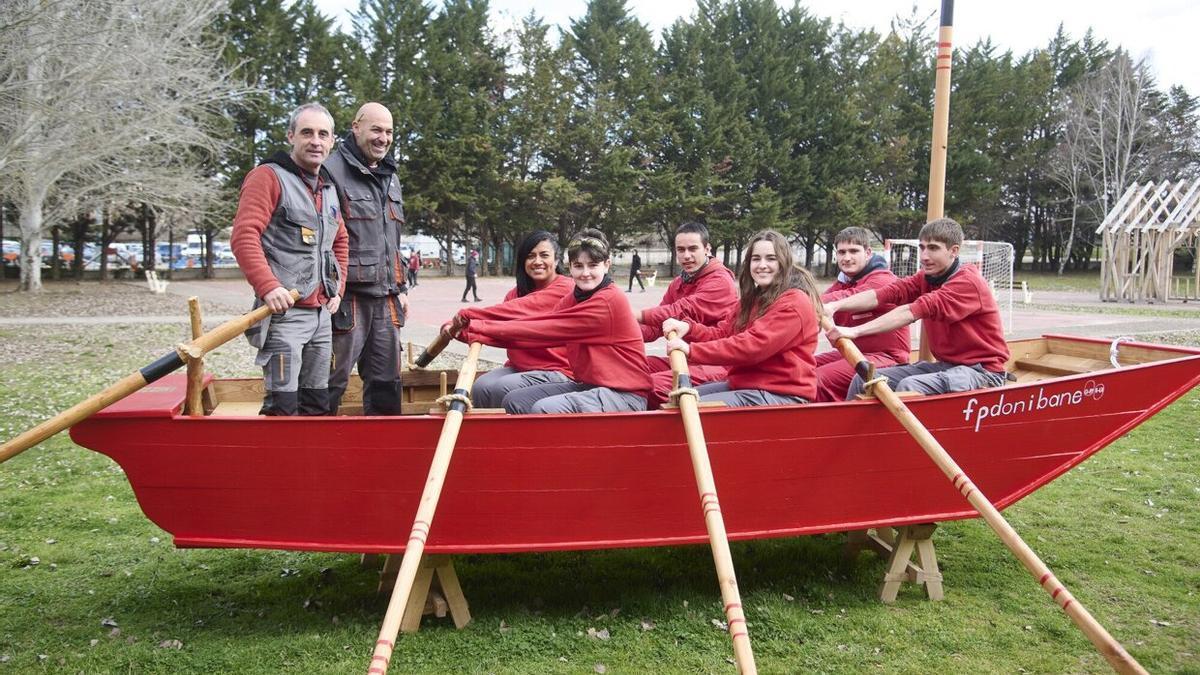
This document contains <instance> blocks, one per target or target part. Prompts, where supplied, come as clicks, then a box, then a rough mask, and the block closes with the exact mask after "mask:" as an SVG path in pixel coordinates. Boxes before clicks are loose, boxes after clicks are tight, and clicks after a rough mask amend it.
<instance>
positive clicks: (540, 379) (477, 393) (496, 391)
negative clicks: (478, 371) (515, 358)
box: [471, 366, 570, 408]
mask: <svg viewBox="0 0 1200 675" xmlns="http://www.w3.org/2000/svg"><path fill="white" fill-rule="evenodd" d="M555 382H570V380H569V379H567V376H566V375H563V374H562V373H560V372H558V371H555V370H524V371H521V370H516V369H514V368H509V367H507V366H505V367H503V368H494V369H492V370H489V371H488V372H486V373H484V374H483V375H480V376H479V379H477V380H475V386H473V387H471V403H472V404H473V405H474V406H475V407H476V408H499V407H500V406H502V405H503V404H504V397H505V396H507V395H508V394H509V393H510V392H514V391H516V390H518V389H524V388H525V387H532V386H534V385H536V384H552V383H555Z"/></svg>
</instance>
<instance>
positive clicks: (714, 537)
mask: <svg viewBox="0 0 1200 675" xmlns="http://www.w3.org/2000/svg"><path fill="white" fill-rule="evenodd" d="M666 337H667V339H668V340H672V339H675V338H676V337H678V333H677V332H676V331H669V332H668V333H667V334H666ZM667 357H668V358H669V359H670V361H671V370H672V371H674V373H675V381H676V382H677V383H678V385H677V386H679V387H689V388H690V387H691V386H692V383H691V376H690V375H689V373H688V364H687V357H686V356H685V355H684V353H683V350H681V349H672V350H670V351H669V353H668V354H667ZM678 402H679V412H680V415H681V418H682V419H683V432H684V435H685V436H686V437H687V442H688V454H689V455H691V458H692V472H693V474H694V475H695V478H696V491H697V492H699V493H700V510H701V511H702V512H703V514H704V527H705V529H707V530H708V542H709V545H710V547H711V548H712V555H713V565H714V566H715V567H716V569H717V581H718V583H719V584H720V586H721V600H722V602H723V603H724V605H725V621H726V625H727V626H728V627H729V628H728V630H729V636H730V639H731V640H732V641H733V656H734V659H735V661H736V662H737V666H738V670H739V671H740V672H741V673H742V675H754V674H756V673H757V672H758V666H756V665H755V663H754V650H753V649H752V648H751V646H750V633H749V632H748V631H747V630H746V614H745V611H744V610H743V609H742V595H741V592H740V591H739V590H738V584H737V575H736V574H735V573H734V569H733V554H732V553H731V552H730V550H729V535H728V534H727V533H726V531H725V517H724V516H723V515H722V514H721V502H720V500H718V499H717V481H716V478H714V477H713V471H712V463H711V461H710V460H709V457H708V443H707V442H706V441H705V439H704V426H703V425H702V424H701V422H700V409H699V407H698V403H699V401H698V399H697V396H696V394H695V392H694V391H690V392H686V393H682V394H680V395H679V398H678Z"/></svg>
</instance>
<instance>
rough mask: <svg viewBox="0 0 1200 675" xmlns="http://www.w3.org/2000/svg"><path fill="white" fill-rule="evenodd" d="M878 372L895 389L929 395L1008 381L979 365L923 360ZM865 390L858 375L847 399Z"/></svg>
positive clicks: (984, 386)
mask: <svg viewBox="0 0 1200 675" xmlns="http://www.w3.org/2000/svg"><path fill="white" fill-rule="evenodd" d="M875 374H876V375H883V376H886V377H887V379H888V386H889V387H891V388H892V391H915V392H918V393H921V394H925V395H932V394H949V393H953V392H958V391H970V390H972V389H988V388H990V387H999V386H1001V385H1003V384H1004V383H1005V382H1006V381H1007V375H1005V374H1004V373H993V372H991V371H988V370H984V369H983V366H981V365H979V364H975V365H973V366H964V365H959V364H957V363H945V362H944V361H934V362H932V363H930V362H928V361H921V362H919V363H910V364H908V365H906V366H892V367H891V368H880V369H879V370H877V371H875ZM862 392H863V380H862V378H861V377H859V376H858V375H855V376H854V379H853V380H851V381H850V389H849V390H848V391H847V392H846V400H847V401H853V400H854V399H855V398H856V397H857V396H858V395H859V394H861V393H862Z"/></svg>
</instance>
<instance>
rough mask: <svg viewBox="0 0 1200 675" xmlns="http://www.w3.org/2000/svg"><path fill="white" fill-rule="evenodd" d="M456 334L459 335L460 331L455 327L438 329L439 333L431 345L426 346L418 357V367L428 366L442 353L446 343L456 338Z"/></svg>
mask: <svg viewBox="0 0 1200 675" xmlns="http://www.w3.org/2000/svg"><path fill="white" fill-rule="evenodd" d="M455 335H458V331H457V330H455V329H454V328H450V330H448V331H438V335H437V337H435V338H434V339H433V342H430V343H429V346H428V347H426V348H425V349H424V351H422V352H421V355H420V356H418V357H417V360H416V366H417V367H418V368H424V367H426V366H428V365H429V364H430V363H431V362H433V360H434V359H435V358H437V355H438V354H441V353H442V350H443V349H445V348H446V345H448V344H450V341H451V340H453V339H454V336H455ZM459 372H461V371H459Z"/></svg>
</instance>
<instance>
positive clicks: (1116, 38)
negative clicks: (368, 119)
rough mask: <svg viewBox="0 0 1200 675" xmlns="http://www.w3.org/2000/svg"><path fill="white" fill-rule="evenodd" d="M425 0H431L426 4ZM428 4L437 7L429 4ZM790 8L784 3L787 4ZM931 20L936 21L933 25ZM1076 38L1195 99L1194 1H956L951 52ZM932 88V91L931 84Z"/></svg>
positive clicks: (811, 3)
mask: <svg viewBox="0 0 1200 675" xmlns="http://www.w3.org/2000/svg"><path fill="white" fill-rule="evenodd" d="M427 2H430V0H427ZM431 4H440V3H437V2H436V0H432V2H431ZM781 4H785V5H786V6H790V4H791V3H790V1H789V2H784V3H781ZM915 4H916V5H917V9H918V11H919V12H920V13H922V14H931V13H936V12H937V11H938V10H939V8H940V7H941V2H940V0H919V1H918V2H916V3H915ZM317 5H318V6H319V7H321V9H322V10H323V11H324V12H325V13H326V14H330V15H334V16H337V17H338V18H341V19H342V20H343V21H345V22H346V24H347V25H348V18H347V17H348V12H349V11H350V10H352V9H356V8H357V7H358V0H317ZM803 5H804V6H805V7H807V8H808V9H809V11H810V12H812V13H813V14H815V15H817V16H824V17H830V18H833V19H834V20H839V19H840V20H842V21H844V22H845V23H846V24H847V25H850V26H855V27H859V28H866V27H874V28H875V29H876V30H879V31H881V32H883V31H887V30H888V28H889V26H890V23H891V20H892V18H893V17H895V16H896V15H897V14H902V15H904V16H908V15H909V14H910V13H911V11H912V8H913V5H914V3H913V2H912V1H911V0H805V1H804V3H803ZM586 6H587V2H586V0H492V2H491V7H492V14H493V16H494V17H495V19H496V21H495V22H494V23H493V25H494V26H496V27H498V28H502V27H507V26H510V25H512V24H513V23H514V22H516V21H517V20H519V19H520V18H521V17H523V16H525V15H527V14H529V12H530V11H534V12H536V13H537V14H538V15H539V16H541V17H542V18H543V19H544V20H545V21H546V22H547V23H551V24H557V25H560V26H563V27H566V26H567V25H568V21H569V20H570V19H572V18H579V17H580V16H582V15H583V12H584V10H585V8H586ZM627 6H628V7H629V8H630V11H631V12H632V13H633V14H635V15H636V16H637V17H638V18H639V19H640V20H641V21H642V22H643V23H645V24H646V25H647V26H649V27H650V29H651V31H652V32H654V33H655V34H656V35H657V34H658V32H659V31H660V30H661V29H662V28H664V27H665V26H668V25H670V24H671V23H672V22H674V21H675V19H677V18H680V17H684V16H689V15H691V13H692V12H693V11H694V8H695V0H628V2H627ZM935 22H936V20H935ZM1060 23H1061V24H1063V25H1064V26H1065V27H1066V29H1067V32H1068V33H1069V34H1070V35H1071V36H1072V37H1073V38H1077V37H1079V36H1082V35H1083V32H1084V31H1086V30H1087V29H1088V28H1089V27H1091V28H1093V29H1094V30H1095V32H1096V34H1097V36H1098V37H1100V38H1103V39H1106V40H1108V41H1109V42H1110V43H1113V44H1120V45H1122V46H1124V47H1125V48H1126V49H1128V50H1129V51H1130V52H1131V53H1132V54H1133V55H1134V58H1139V57H1143V56H1145V57H1147V58H1148V59H1149V61H1150V64H1151V66H1152V68H1153V70H1154V72H1155V73H1156V74H1157V79H1158V82H1159V84H1160V86H1162V88H1163V89H1166V86H1167V85H1171V84H1182V85H1183V86H1184V87H1186V88H1187V90H1188V93H1189V94H1192V95H1193V96H1195V95H1198V94H1200V63H1198V61H1200V55H1198V53H1197V50H1196V42H1197V40H1198V39H1200V38H1198V37H1197V35H1196V29H1197V27H1200V1H1198V0H1133V1H1132V2H1114V1H1112V0H1003V1H1001V2H996V1H994V0H959V2H957V3H955V9H954V43H955V47H961V46H963V45H969V44H973V43H975V42H976V41H977V40H979V39H981V38H984V37H988V36H990V37H991V38H992V42H993V43H994V44H997V45H999V46H1002V47H1004V48H1009V49H1012V50H1013V52H1014V53H1017V54H1023V53H1025V52H1026V51H1028V50H1030V49H1032V48H1034V47H1040V46H1044V45H1045V44H1046V43H1048V42H1049V41H1050V37H1051V36H1052V35H1053V34H1054V31H1055V29H1056V28H1057V27H1058V24H1060ZM930 86H932V85H930Z"/></svg>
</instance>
